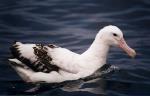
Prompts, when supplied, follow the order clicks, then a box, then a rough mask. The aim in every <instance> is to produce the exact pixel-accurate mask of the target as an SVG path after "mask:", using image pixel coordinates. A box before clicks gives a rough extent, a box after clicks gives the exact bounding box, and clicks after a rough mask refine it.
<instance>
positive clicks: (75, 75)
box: [9, 25, 136, 83]
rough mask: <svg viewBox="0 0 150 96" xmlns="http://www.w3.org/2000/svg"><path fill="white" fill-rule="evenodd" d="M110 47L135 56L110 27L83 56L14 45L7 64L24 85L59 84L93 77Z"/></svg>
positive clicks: (44, 47) (47, 47) (48, 47)
mask: <svg viewBox="0 0 150 96" xmlns="http://www.w3.org/2000/svg"><path fill="white" fill-rule="evenodd" d="M110 46H117V47H119V48H122V49H123V50H124V51H125V52H126V53H127V54H128V55H129V56H131V57H134V56H135V55H136V52H135V51H134V50H133V49H132V48H130V47H129V46H128V45H127V44H126V42H125V40H124V38H123V33H122V31H121V30H120V29H119V28H118V27H116V26H112V25H109V26H106V27H104V28H102V29H101V30H100V31H99V32H98V33H97V35H96V37H95V40H94V41H93V43H92V44H91V46H90V47H89V48H88V49H87V50H86V51H85V52H84V53H82V54H77V53H74V52H72V51H70V50H68V49H66V48H62V47H58V46H56V45H52V44H49V45H40V44H23V43H21V42H16V43H15V44H13V45H12V47H11V52H12V54H13V57H14V58H13V59H9V61H10V64H11V66H12V67H13V68H14V69H15V70H16V72H17V73H18V74H19V75H20V77H21V78H22V79H23V80H24V81H26V82H33V83H36V82H46V83H59V82H63V81H67V80H77V79H80V78H84V77H87V76H90V75H91V74H93V73H94V72H95V71H96V70H98V69H99V68H101V67H102V66H103V65H104V64H106V58H107V54H108V51H109V48H110Z"/></svg>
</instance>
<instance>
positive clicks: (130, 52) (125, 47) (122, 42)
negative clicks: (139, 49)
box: [119, 38, 136, 58]
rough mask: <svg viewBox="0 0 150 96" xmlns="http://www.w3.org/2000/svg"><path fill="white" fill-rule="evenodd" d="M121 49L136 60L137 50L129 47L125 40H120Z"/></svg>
mask: <svg viewBox="0 0 150 96" xmlns="http://www.w3.org/2000/svg"><path fill="white" fill-rule="evenodd" d="M119 47H120V48H121V49H123V50H124V51H125V52H126V53H127V54H128V55H129V56H130V57H132V58H134V57H135V56H136V52H135V50H134V49H132V48H131V47H130V46H128V45H127V43H126V41H125V40H124V38H121V40H119Z"/></svg>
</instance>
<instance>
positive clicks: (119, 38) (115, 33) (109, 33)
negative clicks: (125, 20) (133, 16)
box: [96, 25, 136, 57]
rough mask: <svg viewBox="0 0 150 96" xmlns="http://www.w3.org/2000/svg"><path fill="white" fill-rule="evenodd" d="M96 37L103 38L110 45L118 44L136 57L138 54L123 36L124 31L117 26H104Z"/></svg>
mask: <svg viewBox="0 0 150 96" xmlns="http://www.w3.org/2000/svg"><path fill="white" fill-rule="evenodd" d="M96 38H99V39H101V40H102V41H103V42H104V43H105V44H108V45H109V46H117V47H119V48H121V49H123V50H124V51H125V52H126V53H127V54H128V55H129V56H131V57H135V55H136V52H135V50H134V49H132V48H130V47H129V46H128V45H127V43H126V41H125V39H124V37H123V32H122V31H121V30H120V29H119V28H118V27H116V26H113V25H109V26H106V27H104V28H102V29H101V30H100V31H99V33H98V34H97V36H96Z"/></svg>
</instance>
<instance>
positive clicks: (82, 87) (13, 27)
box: [0, 0, 150, 96]
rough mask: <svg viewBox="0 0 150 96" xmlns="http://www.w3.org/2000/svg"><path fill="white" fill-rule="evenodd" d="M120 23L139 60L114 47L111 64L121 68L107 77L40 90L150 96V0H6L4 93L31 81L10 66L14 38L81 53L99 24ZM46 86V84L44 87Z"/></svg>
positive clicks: (0, 67) (0, 36) (0, 33)
mask: <svg viewBox="0 0 150 96" xmlns="http://www.w3.org/2000/svg"><path fill="white" fill-rule="evenodd" d="M110 24H112V25H116V26H118V27H119V28H120V29H122V30H123V32H124V35H125V39H126V40H127V42H128V44H129V45H130V46H131V47H133V48H134V49H135V50H136V51H137V57H136V58H135V59H131V58H129V57H128V56H127V55H126V54H125V53H124V52H123V51H122V50H120V49H118V48H112V49H111V51H110V53H109V57H108V63H109V64H111V65H114V66H117V67H118V68H119V69H120V71H117V72H114V73H113V74H111V75H109V76H105V78H98V79H94V80H90V81H87V82H81V81H76V82H75V83H72V84H70V83H69V84H66V85H63V86H57V87H52V86H50V85H49V86H48V85H46V86H48V87H43V89H41V90H42V91H40V90H39V91H38V93H35V94H36V95H49V96H83V95H85V96H97V95H98V96H101V95H108V96H150V49H149V48H150V33H149V32H150V1H149V0H1V1H0V94H1V95H17V94H26V93H20V92H21V91H25V90H27V89H28V88H31V87H32V86H34V85H32V84H26V83H24V82H22V81H21V79H20V77H19V76H18V75H17V74H16V72H15V71H14V70H13V69H12V68H11V67H10V66H9V64H8V60H7V59H8V58H9V57H10V56H11V54H10V51H9V46H10V45H11V44H12V43H13V41H14V40H18V41H22V42H30V43H55V44H57V45H59V46H62V47H66V48H68V49H70V50H72V51H74V52H77V53H82V52H84V51H85V50H86V49H87V48H88V47H89V46H90V44H91V42H92V40H93V39H94V37H95V35H96V33H97V32H98V30H99V29H101V28H103V27H104V26H106V25H110ZM44 88H45V89H44Z"/></svg>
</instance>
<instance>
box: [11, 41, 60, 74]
mask: <svg viewBox="0 0 150 96" xmlns="http://www.w3.org/2000/svg"><path fill="white" fill-rule="evenodd" d="M49 46H50V47H53V48H57V46H55V45H49ZM43 48H44V47H43V45H41V44H23V43H21V42H16V43H15V44H13V45H12V46H11V48H10V50H11V53H12V55H13V58H16V59H18V60H19V61H21V62H22V63H24V64H26V65H27V66H28V67H29V68H31V69H32V70H33V71H35V72H44V73H49V72H51V71H58V70H59V67H57V66H56V65H52V64H51V61H52V58H50V57H49V56H48V55H47V52H46V51H44V49H43Z"/></svg>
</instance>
